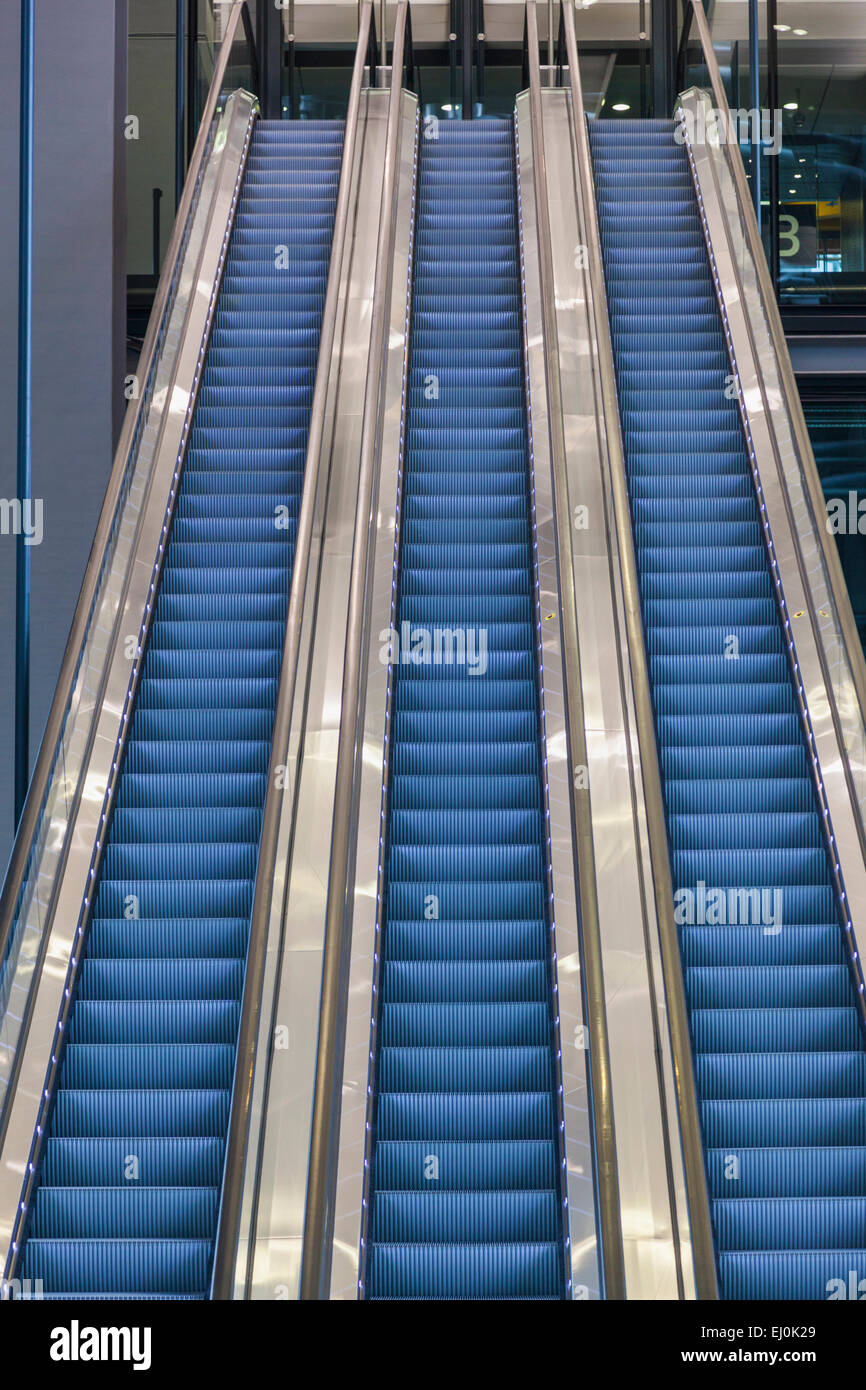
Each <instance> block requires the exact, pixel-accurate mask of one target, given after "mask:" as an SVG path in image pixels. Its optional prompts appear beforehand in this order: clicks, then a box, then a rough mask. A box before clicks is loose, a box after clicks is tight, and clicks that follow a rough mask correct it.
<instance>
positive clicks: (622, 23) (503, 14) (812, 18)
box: [295, 0, 866, 60]
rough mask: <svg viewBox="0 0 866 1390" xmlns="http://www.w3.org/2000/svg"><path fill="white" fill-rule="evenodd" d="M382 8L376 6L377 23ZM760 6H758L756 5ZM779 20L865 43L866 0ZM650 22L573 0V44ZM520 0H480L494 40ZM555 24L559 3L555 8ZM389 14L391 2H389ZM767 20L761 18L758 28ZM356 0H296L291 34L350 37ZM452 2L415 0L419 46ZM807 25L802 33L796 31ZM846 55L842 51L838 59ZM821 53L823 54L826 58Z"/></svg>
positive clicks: (736, 16) (740, 14)
mask: <svg viewBox="0 0 866 1390" xmlns="http://www.w3.org/2000/svg"><path fill="white" fill-rule="evenodd" d="M380 9H381V7H380V5H379V4H377V5H376V17H377V22H378V18H379V13H380ZM764 9H765V7H764V6H763V5H762V6H761V10H762V11H763V10H764ZM778 9H779V23H780V24H787V25H788V26H789V29H788V30H787V31H784V32H783V33H782V34H781V35H780V38H781V39H782V40H784V42H785V47H787V46H788V44H789V43H794V42H796V41H797V40H800V41H802V42H803V43H806V42H809V43H810V44H815V43H816V42H817V43H820V44H821V45H826V44H827V43H833V42H837V41H839V40H842V41H844V43H846V44H849V43H852V42H853V43H854V44H858V41H859V42H860V43H862V44H863V45H864V47H866V0H779V6H778ZM642 10H643V23H644V24H646V26H647V30H648V27H649V11H650V3H649V0H645V4H644V5H643V7H642V6H641V3H640V0H576V3H575V20H576V29H577V38H578V42H580V41H581V39H583V40H584V41H585V42H592V41H598V42H607V41H611V42H622V41H628V40H631V41H634V40H636V39H637V38H639V37H640V32H641V23H642V18H641V16H642ZM523 11H524V0H485V4H484V23H485V29H486V34H487V38H488V39H489V40H490V41H491V42H493V43H496V42H507V43H519V42H520V41H521V39H522V37H523ZM556 11H557V18H555V20H554V23H555V24H558V6H557V7H556ZM388 13H389V15H390V16H393V13H394V4H393V3H391V4H389V6H388ZM747 16H748V0H716V4H715V7H714V9H713V35H714V37H715V38H716V39H717V40H719V41H726V40H730V39H736V38H739V39H743V38H744V37H745V35H746V33H747V31H748V19H747ZM764 23H766V20H765V18H764V16H763V15H762V27H763V24H764ZM357 24H358V6H357V0H299V2H298V3H297V4H296V6H295V32H296V34H297V36H298V38H299V39H301V40H302V41H304V40H307V39H312V38H327V39H330V40H331V41H332V42H344V41H348V40H351V39H352V38H353V37H354V36H355V34H356V32H357ZM538 24H539V31H540V33H541V34H542V36H544V35H545V34H546V31H547V4H546V3H545V0H539V3H538ZM448 25H449V5H448V3H447V0H446V3H443V0H412V31H413V36H414V37H415V39H416V41H417V42H419V43H425V42H427V43H430V42H436V43H441V42H443V41H444V40H445V39H446V37H447V34H448ZM795 29H805V30H806V31H807V33H806V35H797V36H795V35H794V32H793V31H794V30H795ZM844 56H845V54H844V50H840V52H839V58H840V60H841V59H843V58H844ZM825 57H826V55H825Z"/></svg>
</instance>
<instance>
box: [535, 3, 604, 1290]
mask: <svg viewBox="0 0 866 1390" xmlns="http://www.w3.org/2000/svg"><path fill="white" fill-rule="evenodd" d="M563 8H565V6H563ZM526 22H527V63H528V69H529V112H530V127H531V130H532V154H533V161H532V163H533V175H534V179H535V203H536V222H537V230H538V250H539V274H540V280H541V310H542V320H543V340H544V341H543V347H544V354H543V355H544V375H545V380H546V385H547V403H548V409H547V419H548V434H549V437H550V452H551V462H552V474H553V488H554V497H555V500H556V506H555V526H556V547H557V555H558V563H559V569H560V576H561V577H562V576H563V575H565V574H567V573H568V572H569V571H570V570H571V562H570V558H569V557H570V556H571V551H572V542H571V526H570V518H569V505H568V484H567V481H566V446H565V426H564V422H563V407H562V382H561V378H560V372H559V334H558V329H557V322H556V295H555V289H554V277H553V250H552V242H551V231H550V209H549V206H548V201H547V161H546V155H545V146H544V124H543V120H542V112H541V70H540V65H539V50H538V17H537V14H536V8H535V0H527V5H526ZM560 606H561V614H562V648H563V681H564V684H565V686H566V689H567V698H566V701H565V704H566V710H567V712H568V713H567V720H568V741H569V766H570V767H575V766H578V767H585V766H586V765H587V763H588V761H589V759H588V755H587V746H586V726H585V721H584V709H583V693H582V692H583V682H582V678H581V664H580V642H579V639H578V627H577V607H576V602H575V594H574V584H573V583H571V582H561V584H560ZM572 800H573V811H574V824H575V837H574V850H575V856H576V861H577V893H578V902H579V911H580V933H581V944H582V957H583V960H582V966H583V985H584V994H585V999H586V1013H587V1029H588V1034H589V1071H590V1083H591V1084H590V1094H591V1103H592V1113H593V1133H594V1138H595V1168H596V1202H597V1209H598V1215H599V1228H600V1229H599V1238H600V1245H601V1270H602V1275H603V1287H604V1296H605V1298H608V1299H624V1298H625V1296H626V1281H625V1258H624V1253H623V1234H622V1216H621V1202H620V1191H619V1172H618V1165H617V1154H616V1136H615V1132H614V1115H613V1082H612V1079H611V1064H610V1047H609V1042H608V1027H607V1007H606V1000H605V988H604V970H603V965H602V946H601V923H600V918H599V908H598V889H597V882H596V873H595V850H594V846H593V834H592V808H591V801H590V791H589V789H585V790H583V791H577V792H576V793H575V795H574V796H573V799H572Z"/></svg>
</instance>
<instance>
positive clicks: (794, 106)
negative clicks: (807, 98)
mask: <svg viewBox="0 0 866 1390" xmlns="http://www.w3.org/2000/svg"><path fill="white" fill-rule="evenodd" d="M799 105H800V103H799V102H798V101H786V102H785V110H786V111H796V110H798V109H799Z"/></svg>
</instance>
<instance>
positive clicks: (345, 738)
mask: <svg viewBox="0 0 866 1390" xmlns="http://www.w3.org/2000/svg"><path fill="white" fill-rule="evenodd" d="M407 12H408V3H407V0H399V3H398V5H397V16H396V23H395V29H394V46H393V52H392V59H391V90H390V95H389V100H388V122H387V129H386V136H385V164H384V170H383V176H382V202H381V216H380V221H379V238H378V244H377V248H376V271H375V280H374V290H373V303H372V311H371V321H370V348H369V354H368V358H367V375H366V383H365V393H364V402H365V404H364V419H363V425H362V431H361V450H360V465H359V476H358V501H357V507H356V512H355V531H354V539H353V545H352V571H351V578H350V586H349V606H348V621H347V627H346V645H345V653H344V664H343V683H342V698H341V705H340V732H339V739H338V744H337V768H336V781H335V796H334V807H335V811H334V824H333V831H332V836H331V858H330V872H329V877H328V895H327V905H326V913H325V943H324V951H323V961H322V987H321V995H320V1004H319V1033H318V1047H317V1055H316V1076H315V1089H314V1098H313V1116H312V1124H311V1129H310V1157H309V1170H308V1179H307V1194H306V1204H305V1210H304V1237H303V1250H302V1257H301V1284H300V1296H301V1298H302V1299H327V1298H328V1292H329V1282H330V1238H331V1228H332V1224H333V1214H334V1203H333V1194H334V1185H335V1182H336V1156H337V1146H338V1139H339V1128H340V1124H339V1113H340V1100H341V1096H340V1062H341V1055H342V1049H341V1046H340V1021H341V1016H342V1013H343V1004H344V1000H343V995H344V983H345V981H344V973H345V972H344V969H343V967H344V963H345V961H346V958H347V955H348V949H349V944H350V941H351V925H352V924H351V903H350V882H351V877H352V873H353V857H354V848H353V833H352V828H353V824H354V823H355V822H356V820H357V799H358V777H357V773H358V767H359V764H360V758H359V752H358V745H359V740H358V729H359V716H360V714H361V713H362V698H361V686H362V681H363V680H364V675H365V661H364V654H363V643H364V641H365V639H366V633H365V627H366V624H365V621H364V617H365V610H366V604H367V597H368V593H369V583H370V564H371V546H370V537H371V534H372V531H373V526H372V524H371V515H372V511H373V509H374V506H375V501H376V486H375V483H376V477H375V474H376V458H377V455H378V451H379V441H380V438H381V429H382V414H383V402H384V392H385V385H386V373H385V372H384V371H383V370H382V361H383V355H384V352H385V347H386V344H387V322H388V306H389V303H390V297H391V284H392V276H393V262H394V256H393V246H394V236H395V209H396V192H397V177H396V174H397V163H398V140H399V133H400V119H401V112H402V95H403V89H402V77H403V61H404V52H405V33H406V18H407Z"/></svg>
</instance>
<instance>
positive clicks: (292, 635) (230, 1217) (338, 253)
mask: <svg viewBox="0 0 866 1390" xmlns="http://www.w3.org/2000/svg"><path fill="white" fill-rule="evenodd" d="M373 23H374V19H373V4H372V0H364V3H363V5H362V8H361V14H360V22H359V29H358V41H357V47H356V50H355V62H354V67H353V69H352V84H351V88H350V91H349V105H348V109H347V113H346V129H345V135H344V139H343V155H342V161H341V165H340V182H339V189H338V193H337V204H336V208H335V211H334V231H333V236H332V241H331V261H330V268H329V271H328V285H327V289H326V292H325V303H324V309H323V314H322V330H321V336H320V338H319V352H318V358H317V364H316V382H315V386H314V388H313V400H312V407H311V414H310V432H309V436H308V439H307V453H306V462H305V471H304V486H303V492H302V495H301V506H300V511H299V514H298V532H297V537H296V540H295V554H294V560H293V564H292V584H291V591H290V594H289V607H288V614H287V617H286V632H285V638H284V641H283V654H282V663H281V668H280V683H279V689H278V693H277V704H276V715H275V719H274V730H273V735H272V740H271V757H270V766H269V775H268V785H267V791H266V794H265V805H264V811H263V815H262V830H261V837H260V841H259V857H258V864H259V868H258V873H257V875H256V886H255V893H254V896H253V907H252V915H251V919H250V937H249V948H248V954H247V968H246V975H245V984H244V999H243V1005H242V1010H241V1020H240V1027H239V1031H238V1047H237V1053H236V1059H235V1074H234V1084H233V1089H232V1103H231V1113H230V1117H229V1128H228V1137H227V1141H226V1158H225V1164H224V1172H223V1188H222V1201H221V1203H220V1217H219V1226H218V1230H217V1239H216V1247H215V1254H214V1270H213V1276H212V1285H211V1296H212V1297H213V1298H214V1299H219V1300H226V1299H230V1298H231V1297H232V1289H233V1286H234V1268H235V1260H236V1252H237V1246H238V1239H239V1234H240V1223H241V1213H242V1207H243V1191H244V1173H245V1166H246V1153H247V1139H248V1134H249V1126H250V1116H251V1109H252V1099H253V1078H254V1072H255V1066H256V1047H257V1038H258V1033H259V1026H260V1020H261V1012H262V986H263V980H264V971H265V963H266V957H267V941H268V925H269V922H270V918H271V912H272V905H273V889H274V875H273V864H274V860H275V857H276V852H277V839H278V834H279V826H280V817H281V808H282V802H283V793H282V790H281V788H280V786H279V779H278V775H277V774H278V771H279V769H280V768H281V767H284V766H285V765H286V764H287V763H288V762H289V754H288V748H289V738H290V734H291V724H292V707H293V704H294V696H295V684H296V680H297V674H298V672H297V667H298V652H299V649H300V642H301V628H302V620H303V614H304V607H305V601H306V594H307V582H308V572H309V568H310V553H311V547H312V537H313V524H314V519H315V511H316V495H317V491H318V486H319V474H320V471H321V466H322V457H323V453H324V449H323V445H324V435H325V422H326V405H327V399H328V384H329V378H330V370H331V358H332V356H333V351H334V340H335V337H336V329H337V310H338V304H339V298H340V283H341V279H342V272H343V263H344V259H345V252H346V245H347V239H348V229H349V212H350V206H349V199H350V194H351V184H352V169H353V166H354V162H355V148H356V145H357V134H358V124H359V112H360V104H361V90H362V87H363V81H364V66H365V64H366V63H367V62H368V59H369V44H370V41H371V37H372V34H373ZM374 75H375V73H374V71H371V79H372V77H373V76H374ZM371 357H372V352H371Z"/></svg>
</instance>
